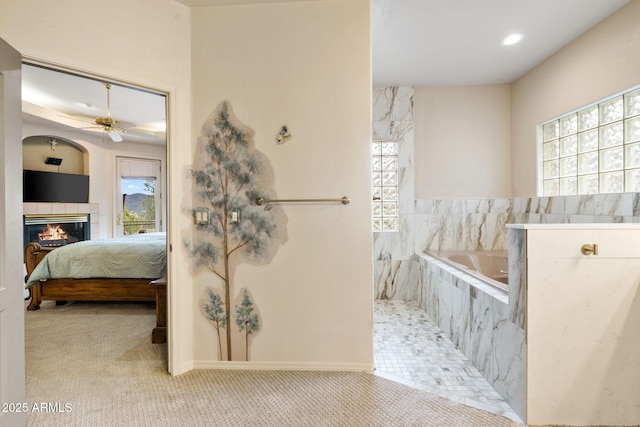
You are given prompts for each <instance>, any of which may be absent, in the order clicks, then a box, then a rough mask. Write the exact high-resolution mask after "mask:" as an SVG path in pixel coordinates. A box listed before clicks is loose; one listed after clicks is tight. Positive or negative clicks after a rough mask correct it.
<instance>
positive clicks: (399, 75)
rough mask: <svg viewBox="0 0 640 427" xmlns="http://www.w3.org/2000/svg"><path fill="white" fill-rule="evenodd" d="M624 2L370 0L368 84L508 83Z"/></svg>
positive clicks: (450, 84) (567, 0)
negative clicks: (513, 40)
mask: <svg viewBox="0 0 640 427" xmlns="http://www.w3.org/2000/svg"><path fill="white" fill-rule="evenodd" d="M628 2H629V0H606V1H603V0H372V2H371V4H372V42H373V54H372V55H373V81H374V86H459V85H476V84H494V83H511V82H513V81H514V80H516V79H517V78H518V77H520V76H522V75H523V74H524V73H526V72H527V71H529V70H530V69H532V68H533V67H535V66H536V65H538V64H540V63H541V62H542V61H544V60H545V59H546V58H548V57H549V56H551V55H553V54H554V53H555V52H557V51H558V50H559V49H561V48H562V47H563V46H565V45H567V44H568V43H570V42H571V41H573V40H574V39H576V38H577V37H578V36H580V35H581V34H583V33H584V32H586V31H587V30H589V29H590V28H592V27H593V26H594V25H596V24H597V23H598V22H600V21H602V20H603V19H604V18H606V17H608V16H609V15H611V14H612V13H613V12H615V11H616V10H618V9H619V8H620V7H622V6H624V5H625V4H626V3H628ZM511 33H522V34H524V36H525V38H524V40H523V41H522V42H521V43H520V44H518V45H514V46H508V47H506V46H502V45H501V44H500V41H501V40H502V38H503V37H505V36H507V35H508V34H511Z"/></svg>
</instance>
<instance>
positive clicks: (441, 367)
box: [374, 300, 521, 422]
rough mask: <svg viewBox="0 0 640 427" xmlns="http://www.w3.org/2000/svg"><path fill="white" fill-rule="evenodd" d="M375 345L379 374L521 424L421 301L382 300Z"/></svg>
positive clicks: (376, 318) (377, 305)
mask: <svg viewBox="0 0 640 427" xmlns="http://www.w3.org/2000/svg"><path fill="white" fill-rule="evenodd" d="M374 346H375V353H374V364H375V374H376V375H379V376H381V377H385V378H388V379H391V380H394V381H398V382H401V383H403V384H406V385H408V386H411V387H416V388H420V389H423V390H426V391H428V392H430V393H433V394H436V395H439V396H442V397H445V398H447V399H450V400H453V401H455V402H459V403H463V404H466V405H469V406H473V407H476V408H479V409H483V410H486V411H488V412H491V413H494V414H498V415H503V416H506V417H509V418H511V419H513V420H516V421H519V422H521V420H520V418H518V416H517V415H516V414H515V413H514V412H513V410H512V409H511V408H510V407H509V405H508V404H507V403H506V402H505V401H504V399H502V397H500V395H499V394H498V393H497V392H496V391H495V390H494V389H493V388H492V387H491V385H489V383H488V382H487V380H486V379H485V378H484V377H483V376H482V375H481V374H480V372H478V370H477V369H476V368H475V367H474V366H473V365H472V364H471V362H470V361H469V360H468V359H467V358H466V357H465V356H464V355H463V354H462V353H461V352H460V351H458V350H457V349H456V348H455V346H454V345H453V343H452V342H451V340H450V339H449V338H448V337H447V336H446V335H445V334H444V333H443V332H442V331H441V330H440V328H438V326H437V325H436V324H435V323H434V322H433V321H432V320H431V319H430V318H429V317H428V316H427V314H426V312H425V311H424V310H422V309H420V307H418V305H417V304H416V303H415V302H412V301H395V300H394V301H388V300H378V301H376V303H375V315H374Z"/></svg>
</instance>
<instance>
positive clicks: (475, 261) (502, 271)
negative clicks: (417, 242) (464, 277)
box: [425, 251, 509, 292]
mask: <svg viewBox="0 0 640 427" xmlns="http://www.w3.org/2000/svg"><path fill="white" fill-rule="evenodd" d="M425 253H426V254H427V255H430V256H432V257H434V258H437V259H439V260H440V261H442V262H444V263H446V264H448V265H450V266H452V267H455V268H457V269H459V270H462V271H464V272H465V273H468V274H471V275H472V276H474V277H476V278H478V279H480V280H483V281H485V282H486V283H488V284H490V285H491V286H494V287H496V288H498V289H500V290H502V291H505V292H506V291H508V290H509V288H508V285H509V277H508V271H509V263H508V255H507V251H425Z"/></svg>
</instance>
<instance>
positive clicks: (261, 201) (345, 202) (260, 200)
mask: <svg viewBox="0 0 640 427" xmlns="http://www.w3.org/2000/svg"><path fill="white" fill-rule="evenodd" d="M350 201H351V200H349V198H348V197H347V196H344V197H342V198H340V199H277V200H276V199H273V200H267V199H265V198H264V197H258V198H257V199H256V205H258V206H262V205H264V204H265V203H322V202H340V203H342V204H343V205H348V204H349V202H350Z"/></svg>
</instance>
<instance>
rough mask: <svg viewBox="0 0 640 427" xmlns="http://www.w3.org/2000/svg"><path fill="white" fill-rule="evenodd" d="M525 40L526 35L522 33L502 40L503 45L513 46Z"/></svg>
mask: <svg viewBox="0 0 640 427" xmlns="http://www.w3.org/2000/svg"><path fill="white" fill-rule="evenodd" d="M523 38H524V34H520V33H516V34H509V35H508V36H507V37H505V38H503V39H502V45H503V46H511V45H513V44H516V43H520V42H521V41H522V39H523Z"/></svg>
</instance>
